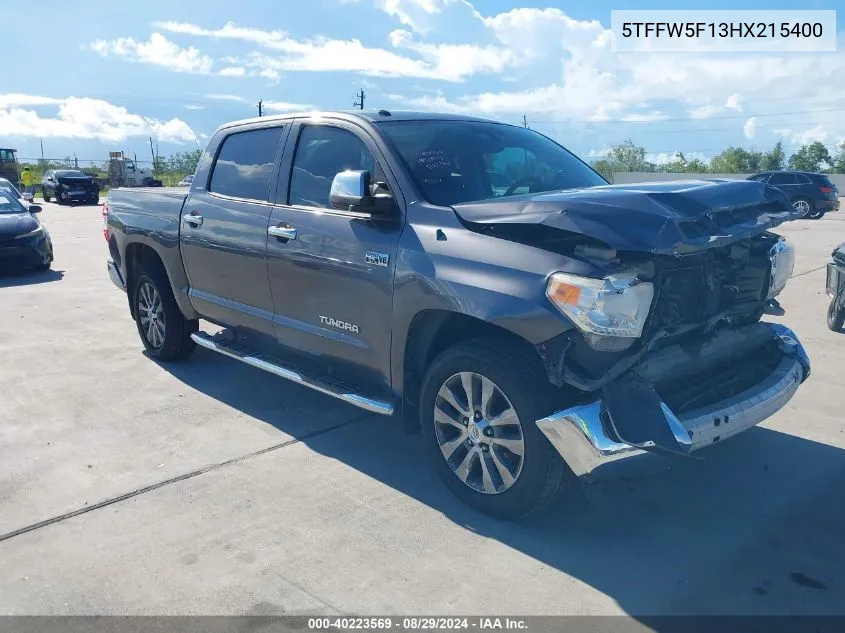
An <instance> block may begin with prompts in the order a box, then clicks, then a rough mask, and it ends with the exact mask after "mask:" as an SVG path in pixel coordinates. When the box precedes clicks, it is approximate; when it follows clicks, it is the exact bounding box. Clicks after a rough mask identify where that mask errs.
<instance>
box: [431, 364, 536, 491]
mask: <svg viewBox="0 0 845 633" xmlns="http://www.w3.org/2000/svg"><path fill="white" fill-rule="evenodd" d="M434 432H435V438H436V439H437V444H438V446H439V448H440V452H441V453H442V455H443V459H445V460H446V463H447V464H448V465H449V467H450V468H451V469H452V472H453V473H454V474H455V476H456V477H458V479H460V480H461V481H462V482H463V483H464V484H466V485H467V486H469V487H470V488H472V489H473V490H475V491H477V492H481V493H484V494H500V493H503V492H505V491H506V490H508V489H510V488H511V486H513V485H514V484H515V483H516V480H517V479H518V478H519V475H520V473H521V472H522V466H523V462H524V460H525V441H524V438H523V434H522V426H521V425H520V421H519V416H518V415H517V413H516V410H515V409H514V407H513V405H512V404H511V402H510V400H508V397H507V396H506V395H505V394H504V392H503V391H502V390H501V389H500V388H499V387H498V385H496V384H495V383H494V382H493V381H492V380H490V379H489V378H487V377H485V376H482V375H481V374H477V373H475V372H460V373H457V374H453V375H452V376H450V377H449V378H448V379H447V380H446V381H445V382H444V383H443V385H441V387H440V390H439V391H438V392H437V398H436V399H435V402H434Z"/></svg>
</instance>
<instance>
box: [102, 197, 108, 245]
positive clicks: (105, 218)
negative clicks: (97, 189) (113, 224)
mask: <svg viewBox="0 0 845 633" xmlns="http://www.w3.org/2000/svg"><path fill="white" fill-rule="evenodd" d="M103 237H104V238H106V241H107V242H108V241H109V201H108V200H106V201H105V202H104V203H103Z"/></svg>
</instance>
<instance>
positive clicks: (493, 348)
mask: <svg viewBox="0 0 845 633" xmlns="http://www.w3.org/2000/svg"><path fill="white" fill-rule="evenodd" d="M538 365H539V363H538V362H537V359H534V358H531V357H530V356H529V354H528V353H527V352H524V351H523V350H521V349H519V348H518V347H516V346H514V345H510V344H504V345H501V344H497V345H493V344H490V343H486V342H482V341H470V342H468V343H465V344H461V345H458V346H456V347H453V348H450V349H448V350H446V351H444V352H443V353H441V354H440V355H439V356H438V357H437V358H436V359H435V360H434V361H433V362H432V363H431V364H430V366H429V367H428V370H427V371H426V374H425V377H424V379H423V383H422V388H421V392H420V424H421V427H422V431H423V435H424V437H425V443H426V452H427V453H428V455H429V458H430V459H431V461H432V464H433V465H434V467H435V469H436V470H437V472H438V474H439V475H440V477H441V479H443V481H444V483H445V484H446V486H447V487H448V488H449V490H451V491H452V493H453V494H454V495H455V496H457V497H458V498H459V499H460V500H461V501H463V502H464V503H466V504H467V505H469V506H472V507H473V508H475V509H476V510H478V511H480V512H483V513H485V514H489V515H492V516H496V517H499V518H504V519H515V518H518V517H521V516H524V515H526V514H529V513H532V512H537V511H539V510H542V509H544V508H546V507H547V506H549V505H550V504H551V503H552V502H553V501H554V500H555V499H556V498H557V497H558V493H559V492H560V490H561V488H562V486H563V485H564V483H566V482H572V481H574V475H573V474H572V471H571V470H569V467H568V466H567V465H566V464H565V462H564V461H563V459H561V457H560V455H558V454H557V452H556V451H555V449H554V448H553V447H552V445H551V444H550V443H549V441H548V440H547V439H546V437H545V436H544V435H543V434H542V433H541V432H540V430H539V429H538V428H537V425H536V424H535V423H534V422H535V421H536V420H538V419H540V418H542V417H543V416H544V415H546V414H548V413H550V412H551V408H552V407H551V399H550V397H549V396H550V393H549V392H550V389H549V388H548V387H549V383H548V379H547V378H546V375H545V372H544V371H543V370H542V367H538ZM460 372H473V373H475V374H478V375H479V376H483V377H485V378H487V379H488V380H490V381H492V382H493V383H494V385H495V386H496V387H498V389H499V390H500V392H501V394H503V395H504V396H505V397H506V398H507V400H508V401H510V404H511V405H512V408H513V409H514V410H515V412H516V415H517V416H518V425H519V427H520V428H521V431H522V440H523V447H524V455H523V461H522V465H521V470H519V471H518V472H517V473H516V477H515V481H514V482H513V483H512V484H511V485H510V487H505V486H506V484H505V483H504V480H503V479H502V478H501V476H499V475H498V474H497V475H496V478H497V481H496V482H494V483H495V484H496V486H497V487H502V492H497V493H493V494H488V493H484V492H481V491H480V490H477V489H475V488H473V487H471V486H470V485H469V484H468V483H466V482H465V481H464V480H462V479H461V478H459V476H458V475H457V474H456V473H455V471H454V470H453V467H452V466H450V464H449V463H447V460H446V458H445V457H444V454H443V452H441V448H440V442H439V441H438V433H439V431H438V430H436V428H435V427H436V426H437V423H436V422H435V421H434V419H435V418H434V416H435V413H434V407H435V404H436V402H437V399H438V397H439V396H438V392H439V391H440V389H441V387H443V386H444V384H445V383H447V382H448V381H449V380H453V379H454V378H453V377H454V376H455V374H458V373H460ZM465 400H466V399H465ZM440 406H441V407H442V406H444V405H443V404H442V403H441V405H440ZM447 406H451V405H447ZM440 410H441V411H443V409H442V408H441V409H440ZM452 411H456V410H455V409H452ZM447 426H448V425H447ZM511 428H513V427H511ZM497 432H499V431H497ZM459 434H460V432H457V433H456V436H457V435H459ZM464 437H467V438H468V439H469V437H470V435H469V434H467V435H465V436H464ZM468 446H469V444H464V443H460V444H458V445H457V448H456V449H455V451H456V452H457V451H461V450H463V451H464V452H465V453H468V452H469V450H468V448H467V447H468ZM481 448H483V447H481ZM496 451H497V447H492V446H491V447H488V450H487V451H486V452H485V453H484V454H483V455H481V456H477V457H475V458H472V459H471V463H472V464H473V465H472V467H471V468H469V469H467V470H469V471H473V470H474V469H477V471H478V472H480V471H481V470H482V464H481V461H482V460H485V464H484V465H486V466H487V467H488V470H487V472H488V473H490V474H489V475H488V478H489V477H492V476H493V475H492V473H493V471H492V468H493V466H492V465H490V464H491V459H492V457H493V456H491V455H490V452H496ZM454 455H455V453H453V456H454ZM497 455H501V452H500V451H498V452H497ZM457 457H458V459H459V460H460V459H461V457H460V455H458V456H457ZM473 459H474V461H472V460H473ZM511 463H513V462H511ZM468 479H469V477H468Z"/></svg>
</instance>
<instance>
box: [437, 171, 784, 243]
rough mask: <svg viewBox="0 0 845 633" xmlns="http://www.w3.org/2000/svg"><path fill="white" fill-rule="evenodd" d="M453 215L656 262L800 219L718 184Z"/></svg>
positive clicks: (610, 191) (743, 185)
mask: <svg viewBox="0 0 845 633" xmlns="http://www.w3.org/2000/svg"><path fill="white" fill-rule="evenodd" d="M453 208H454V210H455V212H456V213H457V214H458V216H459V217H460V218H461V219H462V220H463V221H464V222H467V223H470V224H480V225H496V224H541V225H545V226H548V227H552V228H556V229H560V230H563V231H568V232H570V233H575V234H581V235H585V236H588V237H591V238H594V239H597V240H600V241H602V242H604V243H605V244H607V245H608V246H610V247H612V248H615V249H617V250H628V251H645V252H650V253H659V254H680V253H685V252H692V251H697V250H704V249H707V248H713V247H717V246H723V245H725V244H729V243H731V242H734V241H736V240H740V239H743V238H747V237H753V236H754V235H759V234H760V233H763V232H764V231H766V230H767V229H771V228H773V227H775V226H778V225H779V224H781V223H783V222H786V221H788V220H794V219H796V218H797V217H798V212H797V211H796V210H795V209H793V208H792V205H791V204H790V202H789V198H787V196H786V194H784V193H783V192H782V191H781V190H780V189H777V188H775V187H771V186H769V185H766V184H763V183H760V182H756V181H753V180H715V179H714V180H680V181H671V182H652V183H637V184H631V185H608V186H603V187H591V188H587V189H573V190H567V191H556V192H550V193H543V194H531V195H526V196H515V197H508V198H497V199H494V200H485V201H481V202H468V203H465V204H457V205H454V207H453Z"/></svg>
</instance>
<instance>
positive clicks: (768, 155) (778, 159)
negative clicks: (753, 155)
mask: <svg viewBox="0 0 845 633" xmlns="http://www.w3.org/2000/svg"><path fill="white" fill-rule="evenodd" d="M785 163H786V155H785V154H784V153H783V143H782V142H781V141H778V142H777V143H775V146H774V147H773V148H772V149H771V150H769V151H768V152H764V153H763V159H762V161H761V163H760V170H761V171H764V170H769V169H783V166H784V164H785Z"/></svg>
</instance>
